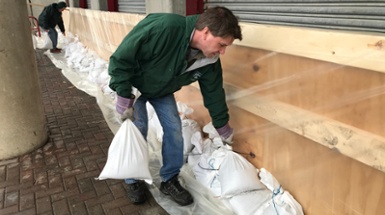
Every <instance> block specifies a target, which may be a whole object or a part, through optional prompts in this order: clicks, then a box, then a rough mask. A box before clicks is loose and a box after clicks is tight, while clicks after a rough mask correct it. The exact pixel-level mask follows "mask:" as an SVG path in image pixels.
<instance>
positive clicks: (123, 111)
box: [116, 95, 135, 121]
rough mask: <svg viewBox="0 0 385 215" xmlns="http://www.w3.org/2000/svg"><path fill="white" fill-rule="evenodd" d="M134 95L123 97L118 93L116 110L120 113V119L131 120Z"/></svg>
mask: <svg viewBox="0 0 385 215" xmlns="http://www.w3.org/2000/svg"><path fill="white" fill-rule="evenodd" d="M134 101H135V97H134V96H132V97H131V98H124V97H121V96H119V95H118V97H117V101H116V111H117V112H118V113H119V114H120V120H122V121H124V120H126V119H130V120H131V121H133V108H132V105H133V104H134Z"/></svg>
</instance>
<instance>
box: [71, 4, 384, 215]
mask: <svg viewBox="0 0 385 215" xmlns="http://www.w3.org/2000/svg"><path fill="white" fill-rule="evenodd" d="M142 18H143V16H139V15H135V14H125V13H112V12H102V11H92V10H84V9H78V8H70V9H69V11H68V12H66V13H65V22H66V25H68V27H67V29H69V31H70V32H72V33H74V34H76V35H77V36H78V38H79V40H80V41H81V42H82V43H83V44H85V45H86V46H88V47H89V48H90V49H92V50H94V51H95V52H96V53H97V54H99V55H100V56H101V57H102V58H104V59H105V60H108V58H109V56H110V55H111V54H112V52H113V51H114V50H115V49H116V47H117V46H118V45H119V44H120V41H121V40H122V39H123V37H124V36H125V35H126V34H127V33H128V32H129V31H130V30H131V29H132V27H133V26H135V24H136V23H137V22H139V21H140V20H141V19H142ZM242 29H243V34H244V38H245V39H244V41H242V42H237V44H236V45H233V46H231V47H229V48H228V49H227V51H226V54H225V55H223V56H222V57H221V61H222V64H223V69H224V80H225V85H224V87H225V90H226V93H227V98H228V101H229V108H230V115H231V119H230V124H231V125H232V126H233V127H234V128H235V143H234V150H235V151H237V152H239V153H241V154H242V155H244V156H245V157H246V158H247V159H248V160H249V161H250V162H251V163H253V164H254V165H255V166H256V167H258V168H261V167H264V168H266V169H268V170H269V171H271V172H272V173H273V175H274V176H275V177H277V179H278V180H279V181H280V182H281V183H282V185H283V187H284V188H285V189H287V190H288V191H290V193H292V194H293V196H294V197H295V198H296V199H297V200H298V201H299V202H300V203H301V205H302V207H303V208H304V211H305V214H310V215H314V214H316V215H318V214H319V215H325V214H341V215H343V214H357V215H364V214H367V215H380V214H381V215H382V214H385V209H384V207H383V205H384V204H385V126H384V124H385V64H384V63H383V59H385V55H384V53H385V52H384V50H385V49H384V48H383V46H382V41H385V37H384V35H379V34H376V35H375V34H365V33H347V32H335V31H324V30H314V29H300V28H291V27H277V26H267V25H257V24H248V23H242ZM175 96H176V98H177V100H179V101H182V102H184V103H186V104H187V105H189V106H190V107H192V108H193V109H194V113H193V114H191V115H189V117H190V118H192V119H195V120H196V121H197V122H198V123H199V124H200V125H201V126H203V125H205V124H207V123H208V122H210V120H211V119H210V117H209V114H208V112H207V110H206V109H205V108H204V107H203V102H202V98H201V94H200V91H199V87H198V85H197V84H192V85H190V86H186V87H183V88H182V90H180V91H178V92H177V93H175ZM250 152H252V153H253V154H255V155H256V156H255V157H251V156H249V154H250Z"/></svg>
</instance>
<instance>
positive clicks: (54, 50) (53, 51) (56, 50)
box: [49, 48, 61, 53]
mask: <svg viewBox="0 0 385 215" xmlns="http://www.w3.org/2000/svg"><path fill="white" fill-rule="evenodd" d="M49 51H50V52H51V53H60V52H61V51H60V50H59V49H57V48H54V49H50V50H49Z"/></svg>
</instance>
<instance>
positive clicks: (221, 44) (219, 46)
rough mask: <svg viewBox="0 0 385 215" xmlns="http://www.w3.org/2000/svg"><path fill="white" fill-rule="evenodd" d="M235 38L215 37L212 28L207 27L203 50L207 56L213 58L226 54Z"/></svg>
mask: <svg viewBox="0 0 385 215" xmlns="http://www.w3.org/2000/svg"><path fill="white" fill-rule="evenodd" d="M233 41H234V38H233V37H231V36H228V37H225V38H222V37H215V36H213V35H212V34H211V32H210V30H208V29H206V32H205V34H204V37H203V41H202V44H203V46H202V48H201V51H202V52H203V54H204V55H205V56H206V57H207V58H213V57H215V56H218V55H220V54H222V55H223V54H225V51H226V48H227V46H230V45H231V44H233Z"/></svg>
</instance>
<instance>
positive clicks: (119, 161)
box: [96, 120, 152, 184]
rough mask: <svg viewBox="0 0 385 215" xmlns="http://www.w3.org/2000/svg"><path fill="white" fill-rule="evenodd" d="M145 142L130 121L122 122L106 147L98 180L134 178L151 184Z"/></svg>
mask: <svg viewBox="0 0 385 215" xmlns="http://www.w3.org/2000/svg"><path fill="white" fill-rule="evenodd" d="M148 163H149V155H148V147H147V143H146V141H145V140H144V138H143V136H142V134H141V133H140V131H139V130H138V128H137V127H136V126H135V125H134V124H133V123H132V122H131V121H130V120H126V121H124V122H123V123H122V125H121V127H120V128H119V130H118V131H117V133H116V135H115V137H114V139H113V140H112V142H111V145H110V147H109V148H108V157H107V162H106V165H105V166H104V168H103V170H102V172H101V173H100V175H99V177H98V178H96V179H98V180H104V179H126V178H134V179H138V180H145V181H146V182H147V183H149V184H152V177H151V174H150V171H149V168H148Z"/></svg>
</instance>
